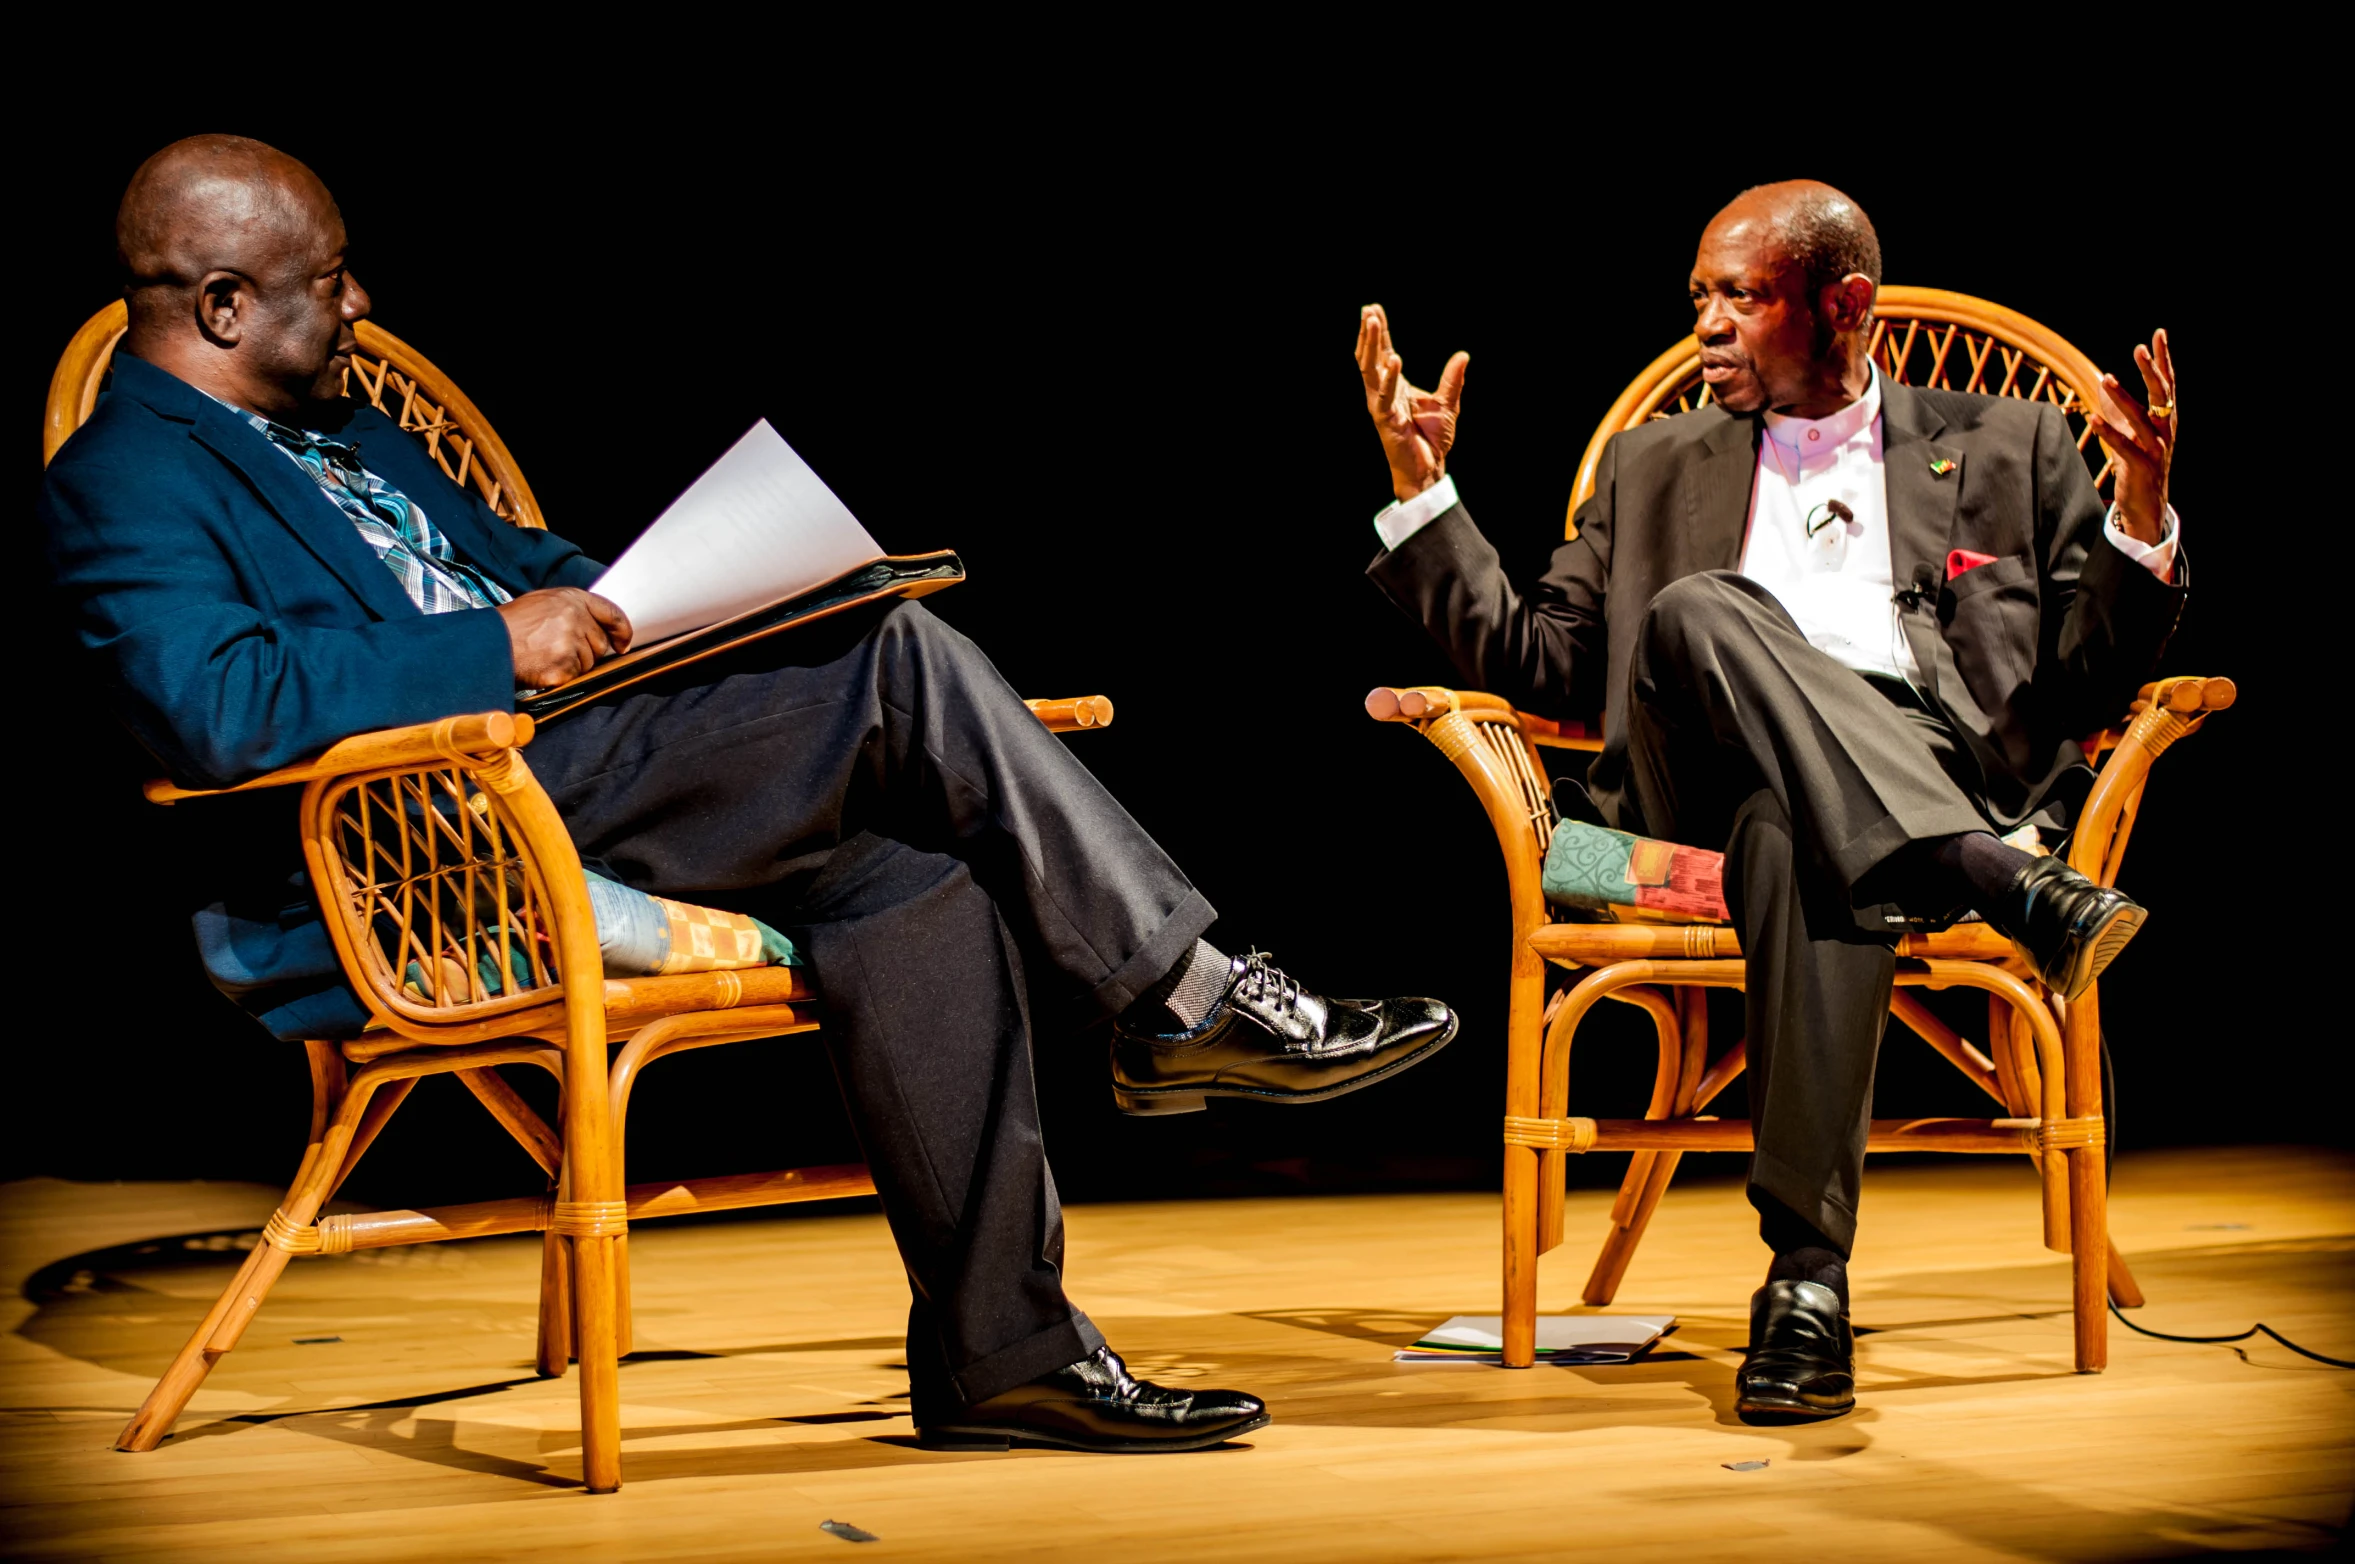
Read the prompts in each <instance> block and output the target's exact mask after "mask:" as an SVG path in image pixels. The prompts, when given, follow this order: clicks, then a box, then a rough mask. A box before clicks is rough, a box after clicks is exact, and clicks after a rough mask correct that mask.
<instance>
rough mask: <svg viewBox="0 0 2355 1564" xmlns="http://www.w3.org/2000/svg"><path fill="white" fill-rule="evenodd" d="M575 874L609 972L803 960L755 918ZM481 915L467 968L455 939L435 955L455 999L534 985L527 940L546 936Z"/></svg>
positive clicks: (418, 971) (412, 969) (408, 973)
mask: <svg viewBox="0 0 2355 1564" xmlns="http://www.w3.org/2000/svg"><path fill="white" fill-rule="evenodd" d="M581 878H582V879H584V880H585V881H587V882H588V888H589V906H590V909H591V910H592V911H593V912H595V914H596V915H597V943H598V946H599V948H600V950H601V951H602V953H603V955H604V958H605V975H606V976H607V977H668V976H669V975H671V974H672V973H674V972H718V971H722V970H726V969H731V968H741V967H770V966H784V967H798V966H804V965H806V964H807V963H805V962H804V961H803V960H802V959H801V953H800V952H799V951H797V950H795V949H794V948H793V942H792V941H791V940H789V939H787V938H786V937H785V936H784V935H782V934H780V933H778V932H777V931H776V930H775V929H772V928H770V927H769V926H768V925H767V924H765V923H763V922H761V921H760V919H758V918H753V917H747V916H746V915H745V914H743V913H741V912H723V911H721V910H720V909H719V908H717V907H698V906H696V905H694V904H693V903H692V902H683V901H673V900H671V898H669V897H667V896H650V895H648V894H647V893H646V892H644V891H639V890H632V889H631V888H630V887H629V886H627V885H623V884H621V883H620V882H618V881H615V880H608V879H606V878H605V877H604V876H603V875H598V874H591V873H589V872H588V871H587V870H583V871H582V872H581ZM509 905H510V906H512V905H513V904H512V903H509ZM485 921H486V922H487V923H489V924H490V925H491V927H490V929H489V931H488V932H487V934H486V935H485V937H482V938H480V939H478V940H477V941H476V942H475V949H476V954H475V958H474V961H473V964H472V965H471V967H470V966H469V965H468V964H467V962H466V960H465V953H464V951H463V950H462V949H460V948H459V947H458V946H457V945H456V944H453V945H451V946H450V947H449V948H447V949H445V950H443V951H442V952H441V953H440V954H438V955H437V956H436V957H435V958H434V967H435V972H434V977H435V985H434V986H435V987H437V988H438V989H439V991H440V993H441V994H443V995H447V996H448V997H449V998H451V999H454V1000H458V1001H459V1002H461V1003H467V1002H474V1003H479V1002H480V1001H482V1000H485V999H491V998H495V997H496V996H498V995H500V994H504V993H507V992H508V991H509V989H508V984H509V983H510V982H512V983H513V985H514V987H515V989H517V990H522V989H527V988H531V987H533V986H534V984H533V980H532V972H531V956H530V949H531V941H533V940H534V939H538V940H539V941H540V943H541V948H542V952H543V958H544V956H545V950H546V939H545V936H542V935H540V934H539V933H538V931H536V930H529V929H524V928H521V927H518V926H517V925H515V924H514V923H507V924H504V925H501V924H499V923H498V922H497V921H496V919H495V917H493V916H491V915H490V914H489V912H488V909H486V915H485ZM500 927H504V928H506V930H507V938H506V939H505V941H503V942H502V941H501V940H500V939H499V938H498V929H499V928H500ZM502 944H504V948H505V949H506V952H507V965H508V969H509V970H508V972H507V973H506V974H505V976H502V975H501V973H500V971H499V962H498V957H497V954H496V952H497V951H498V949H499V948H501V946H502ZM402 977H403V978H404V979H405V982H404V984H403V986H404V987H405V988H407V990H408V992H409V995H410V997H411V998H413V999H416V1000H418V1001H420V1002H424V1003H431V1002H432V1001H433V1000H434V998H435V997H436V996H435V995H431V994H428V993H427V992H426V989H427V983H426V974H425V970H424V967H423V965H422V964H421V963H419V962H417V961H414V960H412V961H411V962H409V964H408V966H407V968H406V970H405V971H404V972H403V973H402Z"/></svg>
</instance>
